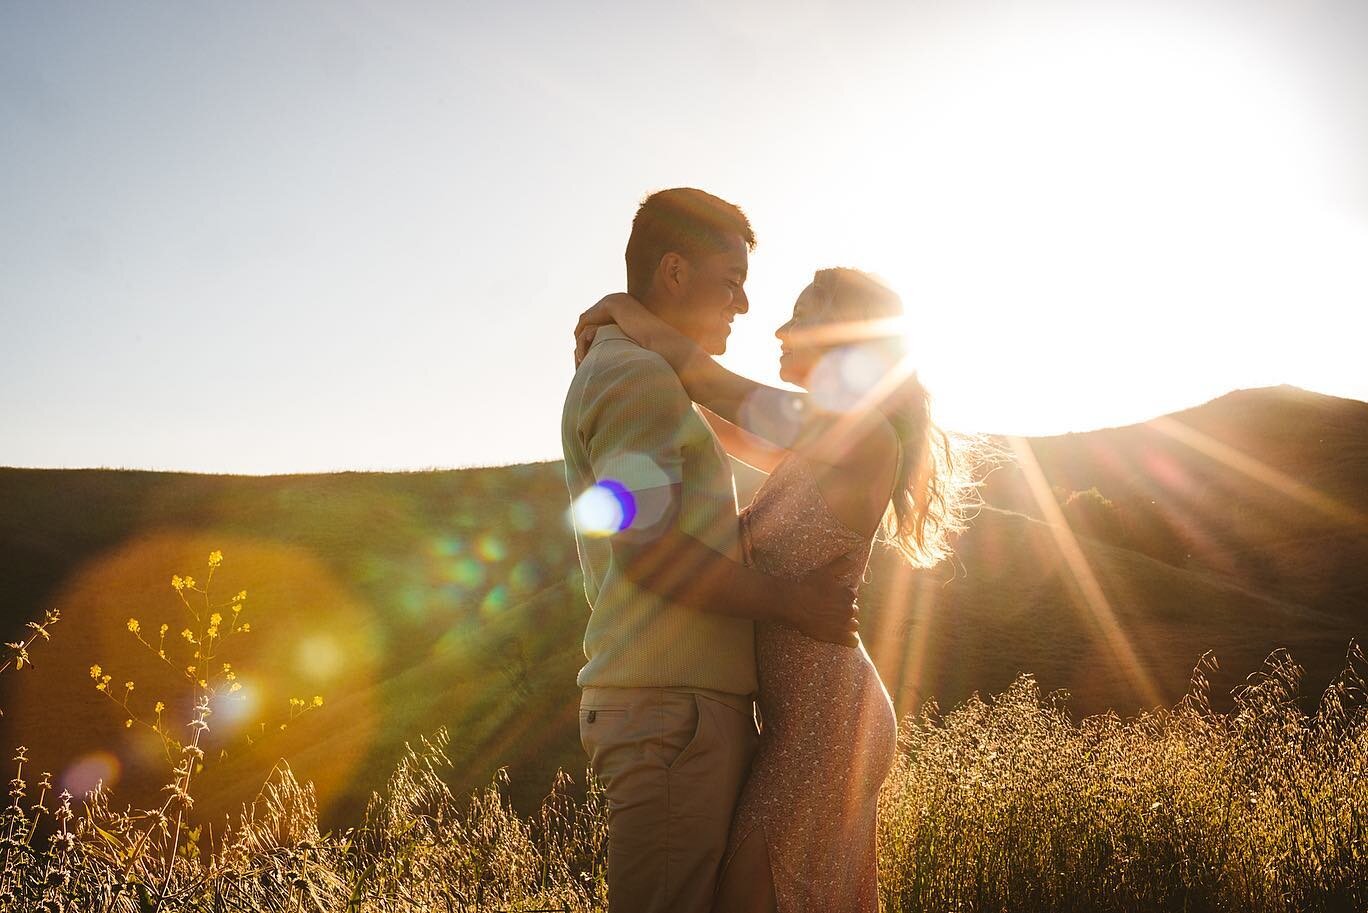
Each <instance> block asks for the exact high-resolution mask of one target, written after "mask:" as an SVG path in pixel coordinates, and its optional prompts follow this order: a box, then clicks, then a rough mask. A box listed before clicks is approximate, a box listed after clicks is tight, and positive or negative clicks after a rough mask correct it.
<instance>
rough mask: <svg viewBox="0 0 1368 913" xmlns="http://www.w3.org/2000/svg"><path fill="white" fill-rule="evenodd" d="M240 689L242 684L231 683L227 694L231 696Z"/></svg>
mask: <svg viewBox="0 0 1368 913" xmlns="http://www.w3.org/2000/svg"><path fill="white" fill-rule="evenodd" d="M241 687H242V682H233V687H231V688H229V689H228V693H229V694H232V693H233V692H234V691H237V690H238V689H239V688H241Z"/></svg>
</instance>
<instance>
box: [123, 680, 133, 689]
mask: <svg viewBox="0 0 1368 913" xmlns="http://www.w3.org/2000/svg"><path fill="white" fill-rule="evenodd" d="M124 688H126V689H128V690H129V691H132V690H133V683H132V682H124Z"/></svg>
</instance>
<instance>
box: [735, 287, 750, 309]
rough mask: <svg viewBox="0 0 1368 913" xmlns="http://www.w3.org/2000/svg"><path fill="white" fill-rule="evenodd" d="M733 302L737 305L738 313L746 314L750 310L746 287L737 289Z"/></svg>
mask: <svg viewBox="0 0 1368 913" xmlns="http://www.w3.org/2000/svg"><path fill="white" fill-rule="evenodd" d="M732 303H733V304H734V305H735V307H736V313H738V314H744V313H746V312H747V311H749V310H750V299H749V298H747V297H746V290H745V289H738V290H737V292H736V297H735V298H734V299H733V301H732Z"/></svg>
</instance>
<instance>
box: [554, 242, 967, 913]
mask: <svg viewBox="0 0 1368 913" xmlns="http://www.w3.org/2000/svg"><path fill="white" fill-rule="evenodd" d="M901 313H902V303H901V301H900V300H899V299H898V296H897V295H896V294H894V293H893V292H892V291H891V290H890V289H889V288H888V287H887V286H885V285H883V284H882V283H880V282H879V281H878V280H876V279H874V278H873V277H871V276H869V275H867V274H865V273H862V272H859V271H857V270H852V269H826V270H820V271H818V272H817V273H816V275H815V276H814V277H813V281H812V283H811V284H810V285H809V286H808V287H807V288H805V289H804V290H803V292H802V293H801V294H800V295H799V296H798V300H797V301H796V302H795V304H794V308H793V316H792V318H791V319H790V320H789V321H788V322H787V323H785V324H784V325H783V326H781V327H780V328H779V329H778V330H776V331H775V336H777V337H778V338H779V341H780V343H781V346H782V355H781V357H780V377H781V378H783V379H784V380H785V381H788V382H789V383H792V384H794V385H796V386H798V387H801V388H803V389H804V390H806V391H808V392H806V393H794V392H790V391H787V390H781V389H777V388H773V387H767V386H764V385H762V384H758V383H756V382H754V381H750V380H747V379H746V378H744V377H739V376H738V375H736V374H733V373H731V372H729V371H727V370H726V369H724V368H722V367H721V366H720V365H718V364H717V362H715V361H714V360H713V359H712V358H710V357H708V355H707V354H706V353H705V352H704V351H703V350H702V349H701V348H699V347H698V346H697V345H696V344H695V343H694V342H693V341H692V340H690V339H689V338H688V337H686V336H684V335H683V334H681V333H679V332H677V331H676V330H674V329H673V328H672V327H670V326H669V325H668V324H666V323H664V322H663V321H661V320H660V319H659V318H657V317H655V316H654V315H653V314H651V312H649V311H648V310H646V309H645V308H644V307H642V306H641V305H640V304H639V303H638V302H637V301H636V300H635V299H633V298H631V297H629V296H627V295H610V296H608V297H607V298H605V299H603V300H602V301H600V302H599V303H598V304H596V305H595V306H594V307H593V308H591V309H590V310H588V311H586V312H585V313H584V314H583V315H581V317H580V325H579V326H578V327H576V339H577V356H580V357H582V355H583V352H584V351H587V348H588V345H589V343H590V342H591V341H592V338H593V335H594V331H595V329H596V328H597V327H598V326H602V325H604V324H606V323H609V322H612V323H616V324H617V325H618V327H619V328H620V329H621V330H622V331H623V332H624V333H625V334H627V335H628V336H630V337H632V338H633V339H634V340H635V341H636V342H637V343H639V344H640V345H642V346H645V347H646V348H649V349H652V350H653V351H655V352H657V353H659V354H660V355H661V356H662V357H664V358H665V359H666V360H667V361H668V362H669V363H670V365H671V367H673V368H674V369H675V371H676V373H677V374H678V375H679V378H680V381H681V382H682V384H683V385H684V388H685V389H686V390H687V391H688V393H689V395H690V398H692V399H693V400H694V401H695V402H697V403H699V404H700V405H702V406H704V407H706V409H707V410H709V412H710V413H711V414H710V415H708V420H709V422H710V423H711V424H712V425H713V428H714V430H715V431H716V432H717V434H718V437H719V439H720V440H721V441H722V443H723V445H724V446H725V447H726V449H727V450H728V452H729V453H731V454H732V455H733V456H734V457H736V458H738V459H740V460H741V461H743V462H746V463H749V464H750V465H752V466H755V467H756V468H758V469H761V470H763V471H765V472H768V473H769V477H768V478H767V479H766V481H765V483H764V484H763V485H762V486H761V487H760V490H759V491H758V492H757V493H756V495H755V498H754V499H753V500H752V502H751V503H750V505H749V506H747V507H746V508H745V509H744V510H743V511H742V512H741V516H740V523H741V541H742V547H743V553H744V555H745V559H746V561H747V563H748V564H751V565H753V566H754V567H756V568H758V569H759V570H762V571H764V572H766V573H768V574H771V575H774V576H779V577H787V578H790V579H799V578H801V577H802V576H803V575H805V574H807V573H808V572H810V571H812V570H813V569H814V568H818V567H821V566H823V565H827V564H829V563H831V562H833V561H835V560H837V559H841V558H847V559H849V561H848V562H847V563H846V566H847V567H848V568H849V571H848V573H847V575H846V579H845V580H844V582H846V583H849V584H850V585H851V586H856V585H858V584H859V581H860V579H861V577H862V576H863V569H864V568H865V566H866V565H867V563H868V561H869V556H870V553H871V550H872V546H873V542H874V540H875V539H876V538H881V539H882V540H883V541H886V542H887V543H888V544H890V545H892V546H893V547H894V548H896V549H897V550H898V551H900V552H901V553H902V554H903V555H904V556H905V557H906V558H907V560H909V561H911V562H912V563H914V564H917V565H920V566H929V565H931V564H934V563H935V562H936V561H938V560H939V559H940V558H941V557H943V556H944V555H945V554H946V553H947V550H948V546H947V542H946V537H947V534H949V533H950V532H953V531H954V530H956V529H958V528H960V525H961V517H962V515H961V512H960V498H959V495H960V493H961V492H962V491H963V490H964V489H965V488H966V486H965V485H964V484H963V481H962V477H963V470H964V468H965V467H964V465H963V463H964V461H963V460H957V459H956V456H955V452H954V449H953V448H952V446H951V443H950V439H949V438H948V437H947V436H946V435H945V434H944V433H943V432H941V431H940V430H939V429H938V428H937V427H936V426H935V424H934V423H933V422H932V421H931V419H930V415H929V405H928V404H929V400H928V397H927V394H926V391H925V389H924V388H923V387H922V386H921V384H920V383H919V382H918V380H917V378H916V376H915V375H914V374H912V373H910V372H908V371H907V370H906V368H905V358H904V355H903V352H902V334H901V333H900V332H897V331H896V324H897V318H898V317H899V316H900V315H901ZM755 637H756V666H757V671H758V673H759V682H760V692H759V701H758V703H759V707H760V714H761V719H762V724H763V729H762V731H761V738H760V745H759V748H758V751H757V753H756V756H755V760H754V762H753V764H752V767H751V772H750V776H749V778H748V780H747V782H746V785H745V787H744V788H743V790H742V793H741V798H740V800H739V803H738V805H737V810H736V814H735V817H734V819H733V822H732V830H731V834H730V838H729V841H728V846H727V851H726V855H725V856H724V858H723V864H722V872H721V874H720V876H719V881H718V892H717V901H716V906H715V907H714V911H715V913H724V911H725V913H732V911H742V910H744V911H755V910H771V911H777V913H806V911H818V910H849V911H871V913H872V911H877V910H878V907H879V895H878V870H877V862H876V845H875V826H876V810H877V802H878V793H879V788H880V786H881V784H882V783H883V780H884V777H885V776H886V775H887V774H888V771H889V769H890V767H891V765H892V762H893V753H894V750H895V748H896V735H897V720H896V718H895V716H894V712H893V704H892V701H891V700H890V699H889V696H888V691H887V690H886V689H885V688H884V685H883V683H882V681H880V679H879V675H878V673H877V671H875V669H874V665H873V663H872V662H870V659H869V654H868V653H867V652H866V651H865V649H864V645H863V644H859V645H858V646H857V647H856V648H854V649H851V648H850V647H844V646H840V645H836V644H830V643H824V642H820V641H816V640H813V639H811V638H808V637H806V636H804V635H803V634H801V633H800V632H798V631H797V630H795V629H793V628H791V627H788V626H786V625H782V624H777V623H763V622H757V624H756V629H755Z"/></svg>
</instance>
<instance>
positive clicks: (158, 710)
mask: <svg viewBox="0 0 1368 913" xmlns="http://www.w3.org/2000/svg"><path fill="white" fill-rule="evenodd" d="M165 709H166V705H165V704H163V703H162V702H161V701H157V706H155V707H153V708H152V710H153V711H154V712H156V713H161V712H162V711H163V710H165Z"/></svg>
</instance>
